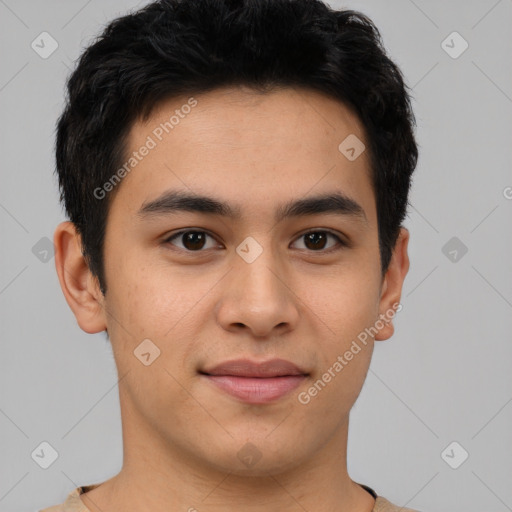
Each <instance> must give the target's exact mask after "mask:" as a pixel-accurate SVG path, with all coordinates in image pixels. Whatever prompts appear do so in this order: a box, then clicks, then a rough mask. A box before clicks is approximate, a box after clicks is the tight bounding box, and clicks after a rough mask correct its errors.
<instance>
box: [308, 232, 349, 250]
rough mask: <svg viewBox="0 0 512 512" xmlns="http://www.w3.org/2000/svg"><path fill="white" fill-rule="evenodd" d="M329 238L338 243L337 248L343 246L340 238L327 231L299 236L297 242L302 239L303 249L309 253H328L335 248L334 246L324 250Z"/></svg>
mask: <svg viewBox="0 0 512 512" xmlns="http://www.w3.org/2000/svg"><path fill="white" fill-rule="evenodd" d="M329 237H332V238H334V239H335V240H336V241H337V242H338V244H337V245H338V246H345V243H344V242H343V241H342V240H341V238H340V237H338V236H337V235H335V234H334V233H330V232H329V231H310V232H308V233H304V234H303V235H301V236H300V237H299V238H298V240H302V239H303V240H304V246H305V248H306V249H308V250H310V251H324V252H329V251H330V250H331V249H333V248H336V244H334V245H331V246H330V247H327V248H326V245H327V240H328V238H329Z"/></svg>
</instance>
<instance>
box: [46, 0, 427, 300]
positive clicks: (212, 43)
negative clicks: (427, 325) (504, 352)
mask: <svg viewBox="0 0 512 512" xmlns="http://www.w3.org/2000/svg"><path fill="white" fill-rule="evenodd" d="M223 86H250V87H251V88H252V89H254V90H255V91H260V92H263V93H264V92H266V91H270V90H272V89H273V88H278V87H283V86H284V87H300V88H305V89H309V90H314V91H317V92H320V93H323V94H325V95H327V96H329V97H330V98H334V99H336V100H338V101H341V102H342V103H343V104H344V105H346V106H347V107H348V108H351V109H352V110H353V111H354V112H355V113H356V114H357V115H358V118H359V119H360V121H361V122H362V124H363V126H364V130H365V134H366V139H367V140H366V147H367V150H368V151H369V155H370V162H371V169H370V170H371V178H372V187H373V190H374V194H375V199H376V208H377V215H378V230H379V247H380V262H381V270H382V273H383V275H384V273H385V271H386V270H387V268H388V265H389V262H390V259H391V254H392V250H393V248H394V246H395V243H396V240H397V237H398V234H399V229H400V227H401V223H402V221H403V220H404V218H405V216H406V213H407V212H406V210H407V205H408V194H409V190H410V185H411V176H412V173H413V171H414V169H415V167H416V163H417V159H418V148H417V144H416V141H415V138H414V133H413V126H414V125H415V118H414V114H413V112H412V108H411V102H410V91H409V90H408V87H407V85H406V84H405V83H404V79H403V75H402V73H401V71H400V69H399V68H398V67H397V65H396V64H395V63H394V62H393V61H392V60H391V59H390V58H389V57H388V56H387V53H386V50H385V49H384V46H383V43H382V38H381V35H380V33H379V31H378V29H377V28H376V27H375V25H374V24H373V22H372V21H371V20H370V19H369V18H368V17H367V16H366V15H364V14H362V13H360V12H358V11H354V10H334V9H333V8H331V7H330V6H329V5H327V4H325V3H323V2H321V1H320V0H160V1H156V2H153V3H151V4H148V5H147V6H145V7H143V8H142V9H140V10H138V11H135V12H132V13H130V14H128V15H125V16H122V17H119V18H117V19H115V20H113V21H112V22H110V23H109V24H108V25H107V26H106V28H105V29H104V31H103V33H102V34H101V35H100V36H98V37H97V39H96V40H95V41H94V42H93V43H92V44H91V45H90V46H89V47H87V48H86V49H85V51H84V52H83V54H82V55H81V57H80V58H79V60H78V64H77V66H76V68H75V70H74V71H73V72H72V74H71V76H70V77H69V79H68V82H67V98H66V105H65V108H64V111H63V113H62V115H61V116H60V118H59V120H58V123H57V134H56V148H55V149H56V171H57V174H58V179H59V186H60V191H61V195H60V198H61V201H62V202H63V204H64V207H65V210H66V213H67V214H68V216H69V219H70V220H71V222H73V223H74V225H75V227H76V229H77V231H78V233H79V234H80V236H81V240H82V253H83V255H84V257H85V258H86V261H87V264H88V266H89V268H90V270H91V272H92V273H93V275H95V276H96V277H97V279H98V281H99V284H100V287H101V290H102V292H103V293H104V294H105V293H106V290H107V283H106V282H105V276H104V265H103V245H104V235H105V230H106V223H107V216H108V209H109V204H110V203H111V201H112V198H113V196H114V194H115V191H116V190H118V189H119V186H117V187H115V190H113V191H112V192H110V193H109V194H108V195H107V197H105V198H98V197H97V196H98V194H95V193H94V191H95V190H97V188H98V187H102V186H103V184H105V183H106V182H107V181H108V180H109V178H111V177H112V176H113V174H114V173H115V171H116V170H117V169H118V168H119V166H120V165H122V163H123V162H125V161H126V140H127V135H128V134H129V132H130V129H131V127H132V125H133V123H134V122H135V121H136V120H138V119H142V120H146V119H147V118H148V117H149V116H150V115H151V112H152V111H153V109H154V108H155V106H157V105H158V103H159V102H160V101H162V100H164V99H169V98H172V97H177V96H180V95H189V96H190V95H192V94H199V93H202V92H208V91H212V90H214V89H216V88H220V87H223ZM340 142H341V141H340ZM120 186H122V185H120Z"/></svg>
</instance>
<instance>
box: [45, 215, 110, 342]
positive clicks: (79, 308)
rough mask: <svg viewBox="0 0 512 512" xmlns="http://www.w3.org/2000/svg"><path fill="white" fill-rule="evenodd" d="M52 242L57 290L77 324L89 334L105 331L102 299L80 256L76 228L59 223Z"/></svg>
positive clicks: (79, 238)
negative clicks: (57, 280)
mask: <svg viewBox="0 0 512 512" xmlns="http://www.w3.org/2000/svg"><path fill="white" fill-rule="evenodd" d="M53 243H54V245H55V267H56V269H57V275H58V276H59V282H60V287H61V288H62V292H63V293H64V297H65V298H66V302H67V303H68V305H69V307H70V308H71V310H72V311H73V313H74V315H75V318H76V320H77V322H78V325H79V326H80V328H81V329H82V330H83V331H85V332H87V333H89V334H94V333H97V332H101V331H105V330H106V328H107V324H106V315H105V307H104V297H103V294H102V293H101V290H100V286H99V282H98V279H97V278H96V277H95V276H94V275H93V274H92V272H91V271H90V270H89V266H88V265H87V262H86V261H85V258H84V256H83V254H82V250H81V237H80V235H79V234H78V232H77V231H76V228H75V225H74V224H73V223H72V222H69V221H66V222H62V223H60V224H59V225H58V226H57V229H56V230H55V234H54V236H53Z"/></svg>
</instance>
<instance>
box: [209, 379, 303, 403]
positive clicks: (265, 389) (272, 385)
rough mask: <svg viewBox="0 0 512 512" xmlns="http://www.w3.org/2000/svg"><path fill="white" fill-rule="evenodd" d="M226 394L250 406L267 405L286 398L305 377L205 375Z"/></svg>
mask: <svg viewBox="0 0 512 512" xmlns="http://www.w3.org/2000/svg"><path fill="white" fill-rule="evenodd" d="M204 377H207V378H208V380H209V381H210V382H212V383H213V384H215V385H216V386H218V387H219V388H220V389H222V390H224V391H225V392H226V393H228V394H230V395H231V396H234V397H235V398H238V399H240V400H242V401H243V402H247V403H250V404H266V403H268V402H272V401H274V400H278V399H279V398H281V397H283V396H285V395H286V394H288V393H289V392H290V391H292V390H294V389H295V388H297V387H298V386H300V384H301V383H302V382H303V381H304V379H305V378H306V376H305V375H288V376H284V377H268V378H256V377H235V376H233V375H204Z"/></svg>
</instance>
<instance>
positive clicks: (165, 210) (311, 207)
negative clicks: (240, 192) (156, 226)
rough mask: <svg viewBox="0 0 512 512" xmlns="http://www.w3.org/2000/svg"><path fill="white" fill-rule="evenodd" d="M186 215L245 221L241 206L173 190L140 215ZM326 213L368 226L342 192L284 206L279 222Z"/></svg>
mask: <svg viewBox="0 0 512 512" xmlns="http://www.w3.org/2000/svg"><path fill="white" fill-rule="evenodd" d="M182 211H186V212H196V213H205V214H209V215H219V216H222V217H226V218H230V219H233V220H238V219H240V218H241V210H240V207H239V206H237V205H230V204H228V203H226V202H223V201H221V200H219V199H216V198H214V197H208V196H204V195H199V194H194V193H189V192H182V191H178V190H169V191H167V192H164V193H163V194H162V195H161V196H159V197H157V198H156V199H154V200H151V201H146V202H144V204H143V205H142V206H141V208H140V210H139V211H138V212H137V215H138V216H139V217H141V218H149V217H160V216H163V215H165V216H167V215H171V214H173V213H177V212H182ZM322 213H324V214H325V213H327V214H336V215H343V216H347V217H353V218H354V219H356V220H362V221H364V222H365V223H368V219H367V218H366V214H365V212H364V209H363V207H362V206H361V205H360V204H359V203H357V202H356V201H355V200H354V199H351V198H350V197H348V196H347V195H345V194H343V193H342V192H338V191H337V192H333V193H330V194H323V195H317V196H313V197H307V198H305V199H298V200H292V201H289V202H287V203H284V204H281V205H279V206H278V207H277V209H276V213H275V222H280V221H282V220H284V219H288V218H292V217H300V216H309V215H317V214H322Z"/></svg>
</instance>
